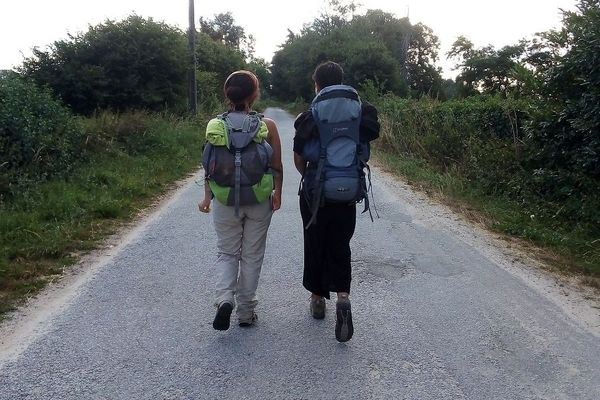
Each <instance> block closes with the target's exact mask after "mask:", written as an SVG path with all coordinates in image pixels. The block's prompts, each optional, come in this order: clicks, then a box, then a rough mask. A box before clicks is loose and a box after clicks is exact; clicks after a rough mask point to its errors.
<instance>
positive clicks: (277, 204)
mask: <svg viewBox="0 0 600 400" xmlns="http://www.w3.org/2000/svg"><path fill="white" fill-rule="evenodd" d="M271 205H272V207H273V211H277V210H279V209H280V208H281V193H278V192H273V197H271Z"/></svg>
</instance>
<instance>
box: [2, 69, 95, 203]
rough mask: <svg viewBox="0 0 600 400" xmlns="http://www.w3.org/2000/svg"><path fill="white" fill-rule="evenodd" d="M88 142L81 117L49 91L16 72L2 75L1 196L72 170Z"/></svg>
mask: <svg viewBox="0 0 600 400" xmlns="http://www.w3.org/2000/svg"><path fill="white" fill-rule="evenodd" d="M83 145H84V134H83V132H82V128H81V125H80V123H79V121H78V120H77V119H75V118H74V117H73V115H72V114H71V112H70V111H69V110H68V109H67V108H65V107H64V106H63V105H62V104H61V103H60V102H58V101H56V100H55V99H53V98H52V96H51V94H50V93H49V92H48V91H47V90H42V89H40V88H38V87H36V85H35V84H33V83H32V82H31V81H27V80H25V79H23V78H21V77H19V76H18V75H17V74H11V75H8V76H3V77H0V154H1V155H2V158H1V161H0V195H6V194H8V193H10V192H12V191H13V190H14V189H15V188H16V187H17V186H18V185H20V184H24V183H26V182H39V181H43V180H45V179H47V178H48V177H51V176H55V175H64V174H66V173H68V172H69V171H70V170H71V168H72V167H73V164H74V163H75V162H76V160H78V159H80V158H81V157H83V155H82V151H81V149H82V148H83Z"/></svg>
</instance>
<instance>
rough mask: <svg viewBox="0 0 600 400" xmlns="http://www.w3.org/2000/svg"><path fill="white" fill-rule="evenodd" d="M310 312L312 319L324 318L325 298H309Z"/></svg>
mask: <svg viewBox="0 0 600 400" xmlns="http://www.w3.org/2000/svg"><path fill="white" fill-rule="evenodd" d="M310 313H311V315H312V316H313V318H314V319H323V318H325V298H323V297H318V298H314V297H312V296H311V298H310Z"/></svg>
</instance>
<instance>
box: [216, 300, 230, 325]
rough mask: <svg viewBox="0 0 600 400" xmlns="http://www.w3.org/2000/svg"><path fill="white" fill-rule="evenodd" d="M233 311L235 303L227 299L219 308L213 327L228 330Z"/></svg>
mask: <svg viewBox="0 0 600 400" xmlns="http://www.w3.org/2000/svg"><path fill="white" fill-rule="evenodd" d="M232 311H233V304H231V303H229V302H227V301H225V302H223V303H221V304H220V305H219V308H217V314H216V315H215V319H214V321H213V328H215V329H216V330H218V331H226V330H227V329H229V320H230V318H231V312H232Z"/></svg>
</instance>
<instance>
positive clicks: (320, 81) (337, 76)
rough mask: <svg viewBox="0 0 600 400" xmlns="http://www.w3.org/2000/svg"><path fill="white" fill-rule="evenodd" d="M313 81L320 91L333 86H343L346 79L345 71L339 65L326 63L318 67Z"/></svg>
mask: <svg viewBox="0 0 600 400" xmlns="http://www.w3.org/2000/svg"><path fill="white" fill-rule="evenodd" d="M312 79H313V81H315V83H316V84H317V86H318V87H319V88H320V89H323V88H326V87H327V86H331V85H341V84H342V80H343V79H344V70H343V69H342V67H341V66H340V64H338V63H334V62H333V61H325V62H324V63H321V64H319V65H317V68H315V72H314V73H313V76H312Z"/></svg>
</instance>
